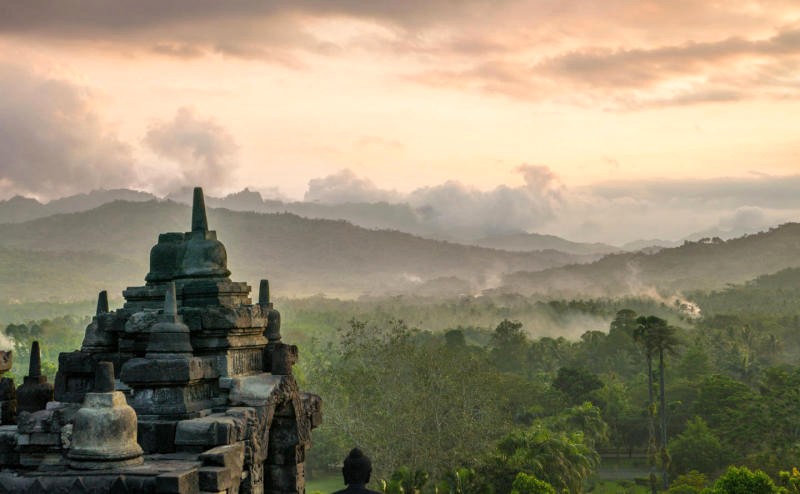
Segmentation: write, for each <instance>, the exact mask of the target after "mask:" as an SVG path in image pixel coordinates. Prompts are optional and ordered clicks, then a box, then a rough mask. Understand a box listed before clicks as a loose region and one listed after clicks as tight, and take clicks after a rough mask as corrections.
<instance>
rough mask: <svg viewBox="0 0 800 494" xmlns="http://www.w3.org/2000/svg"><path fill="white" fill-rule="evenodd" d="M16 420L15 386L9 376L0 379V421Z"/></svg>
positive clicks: (11, 422) (10, 422) (5, 422)
mask: <svg viewBox="0 0 800 494" xmlns="http://www.w3.org/2000/svg"><path fill="white" fill-rule="evenodd" d="M16 422H17V388H16V387H14V380H13V379H11V378H10V377H4V378H2V379H0V423H2V424H15V423H16Z"/></svg>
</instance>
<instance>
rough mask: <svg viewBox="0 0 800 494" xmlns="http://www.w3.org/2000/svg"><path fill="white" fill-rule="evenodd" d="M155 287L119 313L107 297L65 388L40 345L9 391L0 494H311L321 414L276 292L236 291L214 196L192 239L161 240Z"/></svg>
mask: <svg viewBox="0 0 800 494" xmlns="http://www.w3.org/2000/svg"><path fill="white" fill-rule="evenodd" d="M145 281H146V284H145V285H144V286H139V287H129V288H128V289H126V290H125V291H124V292H123V296H124V297H125V304H124V306H123V307H122V308H121V309H118V310H115V311H109V308H108V299H107V296H106V292H101V293H100V295H99V297H98V303H97V315H96V316H95V317H94V318H93V320H92V322H91V324H89V326H88V327H87V328H86V335H85V338H84V340H83V345H82V347H81V349H80V350H77V351H74V352H70V353H62V354H60V355H59V361H58V373H57V374H56V379H55V383H54V385H53V384H50V383H47V380H46V378H45V377H44V376H42V374H41V366H40V363H39V357H38V355H39V348H38V344H35V345H34V348H33V349H32V353H31V367H30V371H29V375H28V376H27V377H25V383H24V384H23V385H21V386H20V387H19V388H17V389H15V388H14V386H13V382H11V380H10V379H8V378H4V379H3V380H2V382H1V383H0V408H2V413H0V418H1V419H2V425H0V467H1V468H2V470H1V471H0V493H3V492H24V493H44V492H47V493H62V492H63V493H67V492H69V493H83V492H86V493H89V492H91V493H101V492H109V493H125V492H130V493H133V492H137V493H138V492H143V493H164V494H167V493H169V494H188V493H212V492H213V493H217V494H221V493H226V494H236V493H245V494H251V493H252V494H261V493H267V494H278V493H281V494H284V493H303V492H305V485H304V469H303V467H304V460H305V454H306V450H307V449H308V448H309V447H310V445H311V441H310V436H311V430H312V429H313V428H314V427H316V426H317V425H319V424H320V422H321V420H322V410H321V406H322V402H321V400H320V398H319V396H316V395H313V394H309V393H303V392H301V391H300V390H299V389H298V386H297V383H296V382H295V379H294V378H293V377H292V366H293V365H294V363H295V362H296V361H297V347H296V346H294V345H288V344H285V343H283V342H282V341H281V332H280V325H281V318H280V313H279V312H278V311H277V310H275V309H274V308H273V305H272V303H271V302H270V295H269V283H268V282H267V280H262V281H261V284H260V287H259V293H258V302H257V303H255V304H254V303H252V301H251V299H250V286H249V285H247V283H242V282H236V281H231V279H230V271H229V270H228V268H227V254H226V251H225V247H224V246H223V245H222V243H221V242H220V241H218V240H217V236H216V232H214V231H211V230H209V229H208V221H207V219H206V212H205V205H204V200H203V191H202V189H199V188H197V189H195V191H194V204H193V207H192V229H191V231H190V232H186V233H163V234H161V235H159V237H158V243H157V244H156V245H155V246H154V247H153V248H152V250H151V251H150V272H149V273H148V274H147V276H146V277H145ZM3 357H4V359H6V360H7V362H6V363H5V364H3V363H1V362H0V373H2V372H3V371H5V370H8V368H9V367H10V355H5V354H4V355H3Z"/></svg>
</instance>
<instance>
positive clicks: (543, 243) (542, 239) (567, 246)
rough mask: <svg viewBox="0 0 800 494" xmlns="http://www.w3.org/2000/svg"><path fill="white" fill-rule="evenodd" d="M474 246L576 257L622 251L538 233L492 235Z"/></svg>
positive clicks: (604, 245) (602, 245) (611, 246)
mask: <svg viewBox="0 0 800 494" xmlns="http://www.w3.org/2000/svg"><path fill="white" fill-rule="evenodd" d="M475 245H479V246H481V247H490V248H492V249H502V250H510V251H515V252H525V251H532V250H545V249H553V250H558V251H561V252H567V253H569V254H576V255H587V254H611V253H614V252H620V251H622V250H623V249H621V248H619V247H614V246H613V245H608V244H602V243H582V242H572V241H569V240H565V239H563V238H561V237H557V236H555V235H542V234H539V233H509V234H504V235H492V236H489V237H484V238H482V239H480V240H477V241H476V242H475Z"/></svg>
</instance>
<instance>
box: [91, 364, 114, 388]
mask: <svg viewBox="0 0 800 494" xmlns="http://www.w3.org/2000/svg"><path fill="white" fill-rule="evenodd" d="M112 391H114V364H112V363H111V362H98V363H97V370H96V371H95V373H94V390H93V392H94V393H111V392H112Z"/></svg>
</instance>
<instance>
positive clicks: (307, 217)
mask: <svg viewBox="0 0 800 494" xmlns="http://www.w3.org/2000/svg"><path fill="white" fill-rule="evenodd" d="M172 199H175V200H172ZM186 199H187V198H186V197H183V196H180V195H176V196H173V197H172V198H170V199H158V198H155V197H153V196H150V195H146V194H139V193H134V192H130V191H108V192H103V193H91V194H88V195H85V196H75V197H71V198H67V199H64V200H61V201H52V202H50V203H46V204H42V203H39V202H36V201H32V200H28V201H24V202H23V201H22V200H21V199H18V198H15V199H11V200H9V201H6V202H2V203H0V214H2V215H4V216H3V221H4V223H2V224H0V324H1V325H2V328H3V331H2V335H1V336H2V339H0V343H1V344H2V345H4V347H6V348H9V349H13V350H14V352H15V365H14V368H13V370H12V373H11V375H12V376H14V377H16V378H17V379H21V378H22V376H23V375H24V369H25V368H26V366H27V363H28V358H29V355H28V352H29V348H30V344H31V342H32V341H33V340H39V341H41V342H42V344H43V355H42V356H43V372H44V373H45V374H47V375H48V376H49V378H50V379H53V378H54V374H55V372H56V370H57V362H58V354H59V352H62V351H67V350H70V349H75V348H79V347H80V345H81V341H82V339H83V328H84V327H85V326H86V325H87V324H89V322H90V319H89V317H88V316H89V315H90V314H91V313H92V310H93V304H94V300H93V298H94V296H95V295H96V293H97V292H98V291H99V290H102V289H107V290H109V293H110V298H111V305H112V308H114V307H118V306H119V305H120V304H121V303H122V300H121V297H120V296H121V292H122V290H123V289H125V287H127V286H133V285H136V284H141V282H142V278H143V275H144V273H146V272H147V270H148V253H149V249H150V247H151V246H152V245H153V244H154V243H155V240H156V238H157V235H158V233H159V232H165V231H184V230H186V229H187V228H188V226H189V225H188V218H189V208H188V207H187V206H186V205H185V204H184V202H185V201H186ZM208 202H209V204H212V205H214V206H215V207H213V208H210V209H209V210H208V221H209V224H210V226H211V228H212V229H215V230H216V231H217V234H218V237H219V238H220V240H222V241H223V242H224V244H225V245H226V247H227V252H228V257H229V260H230V262H229V266H230V268H231V270H232V273H233V275H232V278H233V279H234V280H244V281H248V282H249V283H250V284H251V285H256V284H257V280H259V279H261V278H265V277H268V278H269V279H270V280H271V282H272V286H273V290H274V293H275V294H276V298H275V302H276V305H277V306H278V307H279V308H280V310H281V311H282V315H283V320H284V321H285V322H284V330H283V334H284V338H285V339H287V340H291V341H292V342H293V343H295V344H297V345H299V347H300V350H301V359H300V364H299V368H298V372H299V374H298V377H299V379H300V380H301V382H302V384H303V386H305V387H307V388H308V389H309V390H310V391H312V392H315V393H318V394H320V395H321V396H324V397H325V399H326V424H327V426H326V427H323V428H322V429H320V430H319V431H318V432H316V433H315V446H314V450H313V453H312V454H311V456H310V459H309V463H308V465H307V472H308V475H309V478H310V479H311V482H314V479H315V478H316V479H320V480H319V481H320V482H323V483H324V482H325V479H326V478H328V477H330V476H331V475H334V472H335V465H336V464H337V462H338V461H339V456H340V454H341V451H342V450H343V449H347V445H348V444H363V445H365V447H368V451H369V452H370V454H371V456H372V457H373V459H374V461H375V462H376V472H375V473H376V475H377V476H379V478H381V479H385V480H386V483H385V484H382V485H384V486H385V487H384V489H385V492H400V491H398V490H397V489H400V488H403V489H404V491H405V492H408V491H409V490H410V491H414V490H419V491H421V492H427V491H428V490H430V489H434V488H435V489H436V490H437V492H441V491H442V490H443V489H444V490H445V491H447V490H448V489H457V487H453V486H455V485H457V484H454V483H453V482H456V481H455V480H453V479H454V478H457V479H460V480H458V482H460V483H461V484H462V486H461V487H459V488H458V489H461V491H452V490H451V492H489V491H491V492H511V491H514V492H522V491H519V486H520V485H523V484H524V482H526V481H527V482H534V484H535V483H536V482H539V483H541V485H542V486H545V485H547V486H552V488H554V489H566V490H567V491H568V492H584V491H586V492H592V491H593V490H596V489H607V492H634V491H631V490H630V489H645V486H646V485H648V482H651V480H648V475H650V473H653V472H654V473H653V475H655V478H657V483H659V484H660V482H661V478H662V477H663V476H665V475H667V476H669V478H671V479H672V482H673V487H674V486H678V487H679V488H681V489H688V488H690V487H691V486H692V485H694V486H696V487H697V489H698V490H696V491H690V490H680V491H679V490H674V489H677V488H678V487H674V489H673V490H670V492H700V490H699V489H701V488H702V487H703V486H707V485H714V482H715V481H716V482H721V481H717V480H715V479H716V478H717V477H718V476H720V475H723V474H724V475H733V474H732V473H731V472H732V471H731V470H726V468H727V467H728V465H746V466H748V467H750V468H751V469H752V471H764V472H766V473H767V475H771V476H772V478H773V479H775V480H774V481H773V480H770V482H779V483H780V482H784V483H786V482H789V484H786V485H790V484H791V482H793V480H792V479H793V477H791V474H790V473H789V474H785V473H781V472H788V470H786V469H787V468H790V465H793V464H795V463H794V462H795V461H800V450H795V449H794V446H793V444H795V443H794V442H793V441H794V432H792V431H793V429H791V430H789V429H787V428H786V426H783V425H780V424H783V423H784V422H783V421H785V420H787V419H788V418H789V417H792V416H793V415H792V413H794V412H793V411H790V410H794V408H795V407H796V406H797V405H796V402H794V403H790V402H789V401H787V399H788V396H793V395H792V394H791V393H790V394H789V395H785V396H782V395H781V394H780V393H783V392H784V391H783V390H786V389H790V388H792V387H793V386H795V384H794V383H795V382H797V383H800V377H797V376H800V369H798V368H797V367H796V366H797V362H796V358H795V356H796V355H797V352H800V339H798V338H797V335H798V334H800V332H798V329H799V328H800V322H798V321H800V313H799V312H798V311H800V302H798V301H800V291H799V290H800V288H798V287H800V275H798V269H800V268H798V266H800V228H799V227H798V225H797V224H795V223H787V224H783V225H775V226H773V227H769V228H767V229H765V230H764V231H759V232H755V233H748V234H745V235H743V236H741V237H738V238H726V239H723V238H721V237H719V236H713V237H702V238H698V239H684V240H683V241H682V242H680V243H679V242H675V244H677V245H674V246H666V245H664V243H661V245H649V246H648V247H646V248H641V249H636V250H626V248H623V247H621V246H613V245H608V244H599V243H581V242H574V241H570V240H566V239H563V238H560V237H556V236H552V235H537V234H530V233H524V234H520V233H517V234H503V235H495V236H492V237H483V238H482V239H478V240H476V241H470V240H462V241H461V242H457V241H454V240H452V238H453V236H448V235H444V234H441V232H440V233H439V234H436V235H430V236H427V237H426V236H424V235H422V234H421V232H420V231H419V230H418V229H417V230H415V229H414V228H411V229H410V230H411V232H404V231H402V230H401V228H400V227H401V226H402V221H399V222H398V223H386V222H385V218H386V217H390V218H391V217H394V218H400V219H401V220H403V219H405V220H408V219H409V218H417V216H416V215H414V214H411V213H412V212H411V210H410V209H408V208H407V206H405V207H400V206H396V205H390V204H388V203H377V204H370V203H365V204H348V205H343V206H341V207H340V206H322V205H314V204H311V203H283V202H280V203H278V202H276V203H270V202H269V201H264V200H261V198H260V196H258V197H256V196H255V195H252V194H250V195H248V194H247V193H242V194H239V195H235V196H229V197H227V198H223V199H214V198H210V199H209V201H208ZM19 204H23V205H24V207H19ZM26 208H27V209H26ZM281 208H285V209H281ZM292 208H294V209H292ZM304 208H305V209H304ZM403 208H405V209H403ZM401 210H402V211H405V213H407V214H405V215H401V214H398V215H396V216H392V215H388V216H387V215H386V212H387V211H394V212H397V211H401ZM365 211H367V212H369V213H370V214H373V219H375V218H382V220H381V221H384V222H383V223H381V222H377V221H376V223H375V224H372V225H371V228H368V227H365V226H359V225H358V224H357V223H358V222H364V221H367V220H366V219H365V218H368V217H369V214H366V213H364V212H365ZM300 213H303V214H300ZM337 215H341V216H342V217H343V218H346V219H341V218H339V219H331V217H336V216H337ZM415 224H416V225H417V226H418V225H419V223H415ZM443 237H447V238H450V240H442V239H441V238H443ZM628 248H630V247H628ZM659 328H660V329H659ZM647 331H656V333H653V334H662V336H661V337H662V338H666V339H665V340H663V342H662V343H663V344H665V345H667V346H666V347H665V350H664V351H666V352H667V353H666V354H664V355H665V356H666V363H667V365H666V366H665V367H663V368H662V367H658V366H657V367H656V369H655V370H654V371H653V372H654V375H655V376H656V377H657V378H660V377H661V373H662V372H663V373H665V383H666V384H665V386H666V388H665V389H664V392H665V395H666V396H667V397H668V401H665V402H664V403H665V404H666V408H665V409H664V410H668V418H667V420H668V421H669V424H670V425H669V429H668V430H669V432H668V434H669V436H668V440H669V443H668V444H669V448H670V449H669V455H670V460H669V462H665V461H663V460H659V459H658V454H661V453H657V452H658V451H659V449H661V451H663V448H662V446H661V444H662V443H661V442H660V441H658V440H656V443H655V444H658V446H657V447H656V448H655V449H654V447H653V446H652V444H653V442H652V441H653V440H649V439H648V437H649V436H648V432H647V431H648V423H649V421H650V420H653V422H652V423H653V424H659V423H661V421H662V420H663V419H664V417H665V415H664V412H663V411H662V409H661V408H659V407H660V406H661V405H658V403H657V402H656V401H657V400H656V401H654V402H653V405H652V407H654V408H653V410H654V414H653V415H652V416H649V415H648V412H647V410H648V406H647V392H648V391H647V390H648V385H647V379H646V369H647V367H646V365H645V363H646V361H647V358H646V357H647V356H648V355H650V359H651V360H650V361H651V364H652V362H653V360H652V357H654V356H655V355H656V354H653V353H648V351H649V350H647V347H642V342H643V341H647V340H642V335H647V334H648V333H647ZM659 331H660V333H658V332H659ZM659 341H660V340H659ZM653 344H655V345H658V344H659V343H653ZM653 348H656V349H657V348H658V347H657V346H656V347H653ZM657 351H660V350H657ZM658 355H660V354H658ZM355 369H359V370H358V371H357V372H356V371H355ZM386 370H389V371H390V372H389V373H388V374H387V373H386V372H385V371H386ZM399 376H403V377H402V379H399ZM457 383H458V384H457ZM465 385H466V386H468V387H469V388H470V389H472V390H473V393H471V394H470V396H472V398H469V399H467V398H466V396H462V395H459V394H458V393H459V392H458V387H460V386H465ZM654 386H655V388H656V391H657V392H659V393H660V391H661V388H660V384H658V383H656V384H655V385H654ZM792 389H793V388H792ZM433 390H435V391H433ZM475 393H477V395H475ZM359 397H367V401H368V402H369V404H370V405H369V406H366V407H365V406H356V403H357V402H358V398H359ZM354 400H355V401H354ZM776 400H777V401H776ZM354 407H355V408H354ZM764 407H767V408H764ZM787 407H788V408H787ZM476 409H480V410H481V411H482V412H481V415H479V416H476V415H474V414H472V413H471V412H470V410H476ZM767 409H769V410H772V411H771V412H769V413H768V414H766V415H765V412H764V410H767ZM381 410H390V411H391V413H392V417H393V419H392V426H391V427H389V428H386V427H382V426H380V427H377V428H376V427H368V428H365V427H363V424H365V423H374V424H376V425H377V424H378V423H379V421H378V419H377V417H378V416H380V414H381V413H383V412H381ZM797 412H798V413H800V410H797ZM749 414H758V416H759V417H760V419H759V421H758V422H753V423H752V427H750V428H748V429H746V430H743V429H742V428H741V427H738V426H737V425H736V424H737V423H740V421H741V420H746V421H747V420H750V419H748V418H746V417H750V415H749ZM442 417H446V420H444V421H443V422H440V421H441V420H442ZM737 417H738V418H737ZM376 421H378V422H376ZM437 423H438V424H439V425H435V424H437ZM660 427H661V426H655V425H654V426H653V430H661V429H660ZM409 435H411V437H414V438H415V439H414V440H413V442H411V443H409V442H408V438H409V437H410V436H409ZM648 441H651V442H649V443H648ZM442 444H448V445H451V446H450V447H448V448H442V446H441V445H442ZM648 444H649V446H648ZM366 445H368V446H366ZM754 445H758V446H756V447H754ZM558 448H566V449H564V451H563V452H562V453H557V454H565V455H566V454H567V451H572V453H569V454H570V455H574V456H565V457H564V459H563V460H562V463H560V464H559V465H560V466H558V467H556V466H555V464H551V463H548V460H545V459H544V458H546V457H538V456H536V455H539V454H544V453H538V452H541V451H547V450H553V453H548V454H556V453H555V452H557V451H559V449H558ZM654 451H655V452H656V453H653V452H654ZM776 451H778V452H779V453H777V454H776V453H775V452H776ZM653 458H656V459H655V460H653ZM793 458H797V460H794V459H793ZM648 465H652V466H648ZM619 471H624V472H626V473H622V474H621V473H619ZM614 472H617V473H614ZM664 472H666V473H664ZM726 472H727V473H726ZM737 472H738V471H737ZM746 472H751V470H747V471H746ZM738 474H739V475H743V474H742V473H741V472H740V473H738ZM753 475H755V474H753ZM786 475H789V477H786ZM454 476H455V477H454ZM526 476H527V477H526ZM721 478H725V477H724V476H723V477H721ZM525 479H527V480H525ZM787 479H788V480H787ZM637 482H638V483H639V484H640V486H638V487H637ZM312 485H313V484H312ZM320 485H323V484H320ZM535 485H539V484H535ZM403 486H404V487H403ZM448 486H450V487H448ZM687 486H689V487H687ZM542 488H544V487H542ZM393 489H394V490H393ZM515 489H516V490H515ZM609 489H610V490H609ZM625 489H628V490H625ZM431 492H433V491H431ZM531 492H539V491H531ZM542 492H549V491H546V490H545V491H542ZM635 492H639V491H635Z"/></svg>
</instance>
